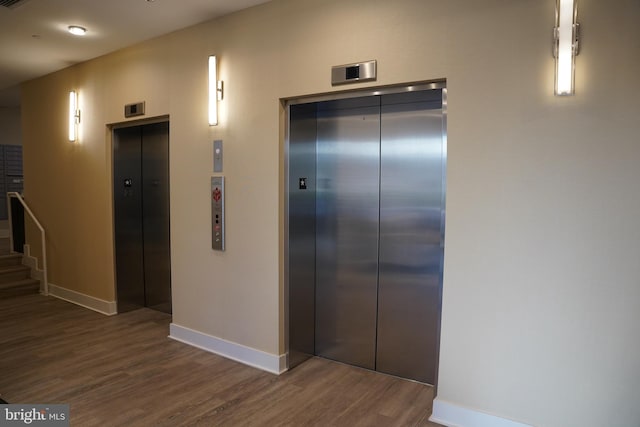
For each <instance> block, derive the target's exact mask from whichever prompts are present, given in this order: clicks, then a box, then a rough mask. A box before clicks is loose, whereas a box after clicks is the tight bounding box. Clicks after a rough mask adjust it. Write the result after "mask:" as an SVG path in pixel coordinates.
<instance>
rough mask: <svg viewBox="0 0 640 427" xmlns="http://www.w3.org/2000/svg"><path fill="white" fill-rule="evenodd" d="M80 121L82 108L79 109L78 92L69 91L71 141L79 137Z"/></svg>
mask: <svg viewBox="0 0 640 427" xmlns="http://www.w3.org/2000/svg"><path fill="white" fill-rule="evenodd" d="M79 123H80V110H79V109H78V94H77V93H76V92H75V91H73V90H72V91H71V92H69V141H70V142H75V140H76V139H78V124H79Z"/></svg>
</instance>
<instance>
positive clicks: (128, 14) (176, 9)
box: [0, 0, 268, 107]
mask: <svg viewBox="0 0 640 427" xmlns="http://www.w3.org/2000/svg"><path fill="white" fill-rule="evenodd" d="M16 1H17V3H15V2H16ZM267 1H268V0H0V107H8V106H17V105H19V104H20V95H19V94H20V91H19V84H20V83H21V82H23V81H26V80H30V79H33V78H35V77H39V76H43V75H45V74H48V73H51V72H53V71H57V70H60V69H62V68H65V67H68V66H70V65H73V64H76V63H79V62H83V61H86V60H88V59H91V58H95V57H97V56H101V55H104V54H106V53H109V52H113V51H115V50H118V49H121V48H123V47H126V46H130V45H132V44H135V43H138V42H141V41H143V40H147V39H151V38H154V37H157V36H160V35H162V34H166V33H169V32H172V31H175V30H178V29H180V28H185V27H188V26H191V25H194V24H197V23H200V22H204V21H207V20H210V19H213V18H216V17H218V16H222V15H226V14H228V13H231V12H234V11H237V10H241V9H245V8H248V7H251V6H254V5H257V4H260V3H266V2H267ZM11 3H15V4H14V5H12V6H9V7H7V6H6V5H7V4H11ZM69 25H79V26H82V27H85V28H86V29H87V33H86V34H85V35H84V36H74V35H72V34H70V33H69V32H68V31H67V27H68V26H69Z"/></svg>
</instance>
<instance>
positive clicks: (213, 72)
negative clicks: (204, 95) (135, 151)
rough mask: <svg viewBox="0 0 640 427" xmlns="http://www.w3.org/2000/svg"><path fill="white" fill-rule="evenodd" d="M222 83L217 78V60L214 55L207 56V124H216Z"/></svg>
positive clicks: (221, 94)
mask: <svg viewBox="0 0 640 427" xmlns="http://www.w3.org/2000/svg"><path fill="white" fill-rule="evenodd" d="M222 96H223V83H222V80H218V61H217V59H216V56H215V55H211V56H210V57H209V125H210V126H215V125H217V124H218V101H221V100H222Z"/></svg>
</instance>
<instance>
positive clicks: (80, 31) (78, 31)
mask: <svg viewBox="0 0 640 427" xmlns="http://www.w3.org/2000/svg"><path fill="white" fill-rule="evenodd" d="M67 28H68V30H69V32H70V33H71V34H73V35H74V36H84V35H85V33H86V32H87V29H86V28H84V27H80V26H79V25H69V27H67Z"/></svg>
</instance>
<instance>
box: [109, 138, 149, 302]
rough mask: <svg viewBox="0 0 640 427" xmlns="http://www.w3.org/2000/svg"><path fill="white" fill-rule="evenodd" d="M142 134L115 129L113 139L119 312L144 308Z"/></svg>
mask: <svg viewBox="0 0 640 427" xmlns="http://www.w3.org/2000/svg"><path fill="white" fill-rule="evenodd" d="M141 165H142V135H141V130H140V128H139V127H129V128H122V129H117V130H116V131H115V132H114V138H113V203H114V228H115V233H114V241H115V242H114V243H115V258H116V259H115V261H116V284H117V286H116V288H117V297H118V312H125V311H130V310H134V309H136V308H140V307H144V264H143V263H142V260H143V259H144V256H143V251H144V249H143V245H142V243H143V241H144V238H143V228H142V168H141Z"/></svg>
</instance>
